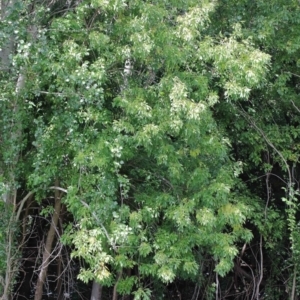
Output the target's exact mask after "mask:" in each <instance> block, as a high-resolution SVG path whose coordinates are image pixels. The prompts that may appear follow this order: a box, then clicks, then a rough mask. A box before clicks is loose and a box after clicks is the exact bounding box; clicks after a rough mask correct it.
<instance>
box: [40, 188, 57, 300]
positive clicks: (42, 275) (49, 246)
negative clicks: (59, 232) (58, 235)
mask: <svg viewBox="0 0 300 300" xmlns="http://www.w3.org/2000/svg"><path fill="white" fill-rule="evenodd" d="M56 185H57V186H58V184H56ZM60 210H61V195H60V192H59V191H58V190H55V205H54V212H53V215H52V220H51V224H50V229H49V231H48V235H47V239H46V243H45V248H44V252H43V260H42V264H41V267H40V272H39V276H38V280H37V284H36V290H35V295H34V300H41V299H42V296H43V286H44V283H45V279H46V276H47V272H48V266H49V262H50V258H51V251H52V244H53V241H54V237H55V232H56V229H57V224H58V220H59V215H60Z"/></svg>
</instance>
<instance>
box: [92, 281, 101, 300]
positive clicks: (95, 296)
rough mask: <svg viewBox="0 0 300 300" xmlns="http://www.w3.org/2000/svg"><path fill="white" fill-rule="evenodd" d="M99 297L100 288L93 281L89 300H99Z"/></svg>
mask: <svg viewBox="0 0 300 300" xmlns="http://www.w3.org/2000/svg"><path fill="white" fill-rule="evenodd" d="M101 297H102V286H101V285H100V284H99V283H98V282H96V281H95V280H94V281H93V287H92V294H91V300H101Z"/></svg>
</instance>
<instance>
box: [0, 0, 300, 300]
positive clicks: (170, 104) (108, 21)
mask: <svg viewBox="0 0 300 300" xmlns="http://www.w3.org/2000/svg"><path fill="white" fill-rule="evenodd" d="M16 3H17V4H16V5H17V6H16V7H17V8H18V5H21V4H20V3H19V2H16ZM274 3H275V4H276V5H281V3H280V1H274ZM275 4H274V5H275ZM276 5H275V6H274V11H273V10H265V4H263V3H260V2H259V3H258V4H257V5H256V6H255V7H254V6H253V5H252V4H250V3H248V2H247V1H244V2H240V1H238V2H237V3H236V2H234V1H233V2H230V3H226V2H222V3H219V2H217V1H200V2H199V1H194V0H189V1H176V2H175V1H171V2H170V1H169V2H168V3H165V1H160V0H158V1H152V2H148V1H146V2H145V1H140V0H134V1H130V3H128V2H126V1H116V2H114V1H101V0H98V1H96V0H95V1H82V2H80V3H59V2H55V3H52V2H51V3H49V4H45V3H43V4H39V3H35V5H34V7H33V8H32V7H31V6H25V5H24V6H22V5H21V6H20V7H19V8H18V9H19V10H18V12H19V11H20V10H21V11H22V13H21V14H20V13H18V14H17V15H18V16H20V15H21V16H24V17H22V18H21V19H19V18H16V15H13V14H12V15H11V17H10V18H11V20H13V22H12V23H9V22H7V24H6V25H7V27H6V28H7V32H8V33H10V34H8V36H7V37H5V38H6V39H4V41H3V43H2V44H3V45H10V39H11V38H12V37H13V38H14V40H15V41H14V44H15V46H16V49H17V50H16V52H15V53H14V54H15V55H13V50H12V49H11V50H10V52H11V56H10V57H11V59H12V60H11V63H12V67H11V70H12V74H13V75H12V76H11V78H8V77H7V76H5V73H4V72H3V74H2V78H3V83H4V84H3V85H1V86H2V87H1V89H2V95H7V96H6V99H7V100H6V101H3V102H2V103H1V105H2V107H3V109H2V114H3V118H2V120H1V128H2V129H1V132H3V137H2V140H4V141H6V143H4V144H2V148H3V151H2V153H4V155H3V157H2V158H1V164H2V165H3V167H2V169H3V171H2V173H3V174H4V175H3V178H5V179H6V178H9V179H8V180H5V179H3V187H6V186H7V182H8V183H9V184H11V183H12V182H13V186H14V187H15V190H16V191H17V192H18V194H17V196H16V202H15V204H14V205H15V206H16V205H17V202H18V203H20V207H23V205H24V204H25V202H26V201H27V199H28V198H29V196H28V197H27V196H25V198H24V196H22V193H23V191H25V193H24V195H34V199H35V201H37V203H38V204H39V206H40V207H42V206H43V204H42V201H43V199H46V198H50V192H51V193H52V192H53V189H54V190H56V193H58V191H60V192H62V194H63V195H64V197H63V198H62V203H63V205H66V207H67V209H68V211H69V213H70V214H71V216H70V217H69V222H71V223H72V226H69V227H67V229H66V228H65V227H66V225H63V226H62V225H58V224H59V218H58V217H59V209H55V210H54V211H53V209H52V210H51V209H50V211H51V214H50V215H52V218H53V219H55V221H53V223H52V225H53V226H51V227H50V228H49V230H48V236H47V237H46V236H45V237H44V240H45V241H47V242H46V247H45V252H44V254H45V255H44V256H45V259H43V260H42V261H41V266H42V269H41V270H44V271H41V277H40V280H39V281H38V283H37V286H38V287H39V288H38V289H37V290H36V299H40V298H41V297H42V292H43V291H42V285H43V283H44V280H45V277H46V269H47V267H48V265H49V259H50V257H49V252H50V251H51V250H50V249H51V244H52V241H53V240H54V241H56V239H55V238H53V233H54V232H55V231H56V232H58V231H59V230H61V231H63V230H64V237H63V241H64V242H65V243H69V244H71V245H73V246H72V247H73V250H74V251H73V254H72V256H73V258H74V259H76V258H80V259H83V260H84V261H85V265H84V267H83V268H82V270H81V273H80V275H79V278H80V279H81V280H83V281H84V282H88V281H90V280H92V281H94V285H95V286H96V284H98V285H99V284H101V287H102V286H103V287H105V286H109V287H111V293H112V298H113V299H117V294H118V293H119V294H122V295H129V294H131V295H134V296H135V298H136V299H150V298H151V297H152V296H153V297H155V298H156V299H159V298H160V297H161V298H162V297H163V295H164V293H166V286H167V285H168V284H171V283H172V282H174V281H176V280H178V281H180V280H181V281H184V282H189V283H192V284H193V285H196V289H195V296H194V297H198V296H197V293H199V289H200V288H201V289H202V294H203V295H205V297H206V299H209V298H216V299H218V298H220V299H221V298H222V288H223V287H222V286H224V285H225V283H226V280H227V278H226V277H225V279H224V280H222V279H221V278H219V276H226V274H228V272H229V271H230V270H232V268H233V265H234V259H235V257H236V256H237V255H239V253H240V251H241V250H240V249H239V248H241V246H240V245H241V244H244V243H249V242H250V239H251V237H252V233H251V231H250V230H249V229H252V231H253V233H254V234H256V230H257V229H258V230H259V233H258V234H257V235H256V236H255V239H254V240H255V241H262V240H263V239H264V241H265V240H266V239H267V237H268V236H271V235H272V234H273V233H274V232H275V233H276V234H277V235H279V233H278V231H277V232H276V227H277V228H278V226H279V225H280V228H286V227H284V226H285V224H283V223H284V221H283V217H282V216H283V214H282V212H281V211H279V209H278V207H274V209H272V210H270V209H269V202H270V201H271V200H270V199H271V198H270V196H269V194H268V196H267V197H269V198H267V200H266V203H262V201H260V200H259V197H261V194H259V193H257V191H253V188H252V187H251V186H249V190H250V191H249V190H248V189H247V187H246V185H245V184H244V183H243V182H242V179H243V177H242V176H245V175H241V174H242V167H243V164H244V169H245V171H246V172H248V174H247V176H249V177H247V179H248V178H250V179H252V178H253V176H255V174H256V172H257V170H261V169H263V170H266V172H267V175H269V174H270V170H269V169H268V168H269V167H270V157H272V159H274V161H276V163H277V164H278V165H279V166H280V168H282V170H284V168H286V167H285V166H284V164H282V163H283V160H282V157H283V158H284V160H289V159H288V158H287V157H286V156H285V155H286V154H285V153H283V148H284V147H285V146H284V145H286V140H287V139H283V140H282V142H280V141H279V143H277V135H276V134H275V133H274V132H275V131H274V124H271V123H268V122H269V121H270V120H271V119H272V118H273V117H274V111H275V112H276V113H278V114H277V115H276V118H278V120H280V121H281V122H283V123H284V124H286V123H285V122H284V114H285V110H284V109H283V108H282V110H281V107H280V108H277V107H276V108H274V107H270V105H269V104H267V103H268V101H267V100H266V103H264V104H263V105H264V108H265V107H268V109H266V110H264V111H261V112H260V111H259V108H260V106H261V105H262V103H261V99H267V98H268V97H269V96H270V95H274V94H275V93H276V92H275V91H276V86H278V84H282V86H281V87H282V89H283V90H285V84H286V81H284V80H283V77H284V76H283V77H282V76H281V77H280V78H281V79H282V80H283V81H284V82H283V83H280V82H277V81H276V82H275V83H274V78H273V77H272V76H274V77H275V76H276V74H277V73H276V72H277V71H276V70H277V69H278V68H279V67H280V66H281V63H282V62H278V65H276V67H275V69H272V70H271V71H270V72H269V73H268V75H267V76H268V77H267V76H266V73H267V71H268V69H270V68H271V67H270V66H271V65H270V61H271V55H272V59H274V58H277V56H276V53H277V52H276V51H277V49H278V48H279V46H278V45H276V46H273V47H274V48H272V45H271V41H272V40H273V39H274V38H271V37H270V38H269V36H271V33H270V32H268V31H267V32H261V31H263V30H261V29H260V28H261V25H262V24H265V23H268V22H270V23H272V22H273V21H274V20H275V18H276V17H277V15H276V14H275V13H276V12H278V10H277V9H276ZM249 6H250V8H251V9H252V10H253V12H255V13H256V12H258V13H259V16H260V17H261V18H257V19H255V22H256V23H254V25H253V20H252V16H253V15H255V13H253V14H251V15H250V14H246V12H247V10H248V9H249ZM291 6H292V5H291ZM287 9H290V8H289V7H288V8H287ZM236 11H238V12H240V14H239V15H241V18H240V19H236V18H237V17H235V16H236V13H235V12H236ZM266 11H267V12H268V13H267V14H266V16H264V14H265V12H266ZM273 13H274V14H275V15H273ZM32 15H33V16H34V18H30V17H29V16H32ZM239 15H238V16H239ZM14 18H15V19H14ZM291 19H292V21H293V22H296V21H295V19H293V18H291ZM270 20H272V22H271V21H270ZM20 22H21V23H20ZM243 22H244V23H243ZM16 24H18V25H20V26H19V27H18V28H20V29H19V32H18V33H14V35H12V32H13V31H14V26H15V25H16ZM21 25H22V26H21ZM32 26H33V27H32ZM220 28H221V30H220ZM223 28H224V29H223ZM266 28H269V29H270V28H271V27H270V26H269V27H266ZM257 30H258V31H259V30H261V31H259V33H260V34H261V36H260V35H257V39H256V38H253V37H252V36H254V33H255V32H256V31H257ZM270 30H271V29H270ZM282 36H283V34H282ZM262 37H263V38H262ZM268 47H270V48H271V50H272V51H271V50H270V49H269V48H268ZM4 49H5V48H4ZM259 49H263V50H264V51H265V52H267V53H268V54H266V53H263V52H262V51H261V50H259ZM278 57H279V58H280V57H281V56H280V55H278ZM279 58H278V59H279ZM5 61H6V59H4V60H3V62H5ZM5 64H6V63H5ZM272 67H273V65H272ZM273 71H274V74H273V73H272V72H273ZM289 72H292V73H294V70H293V71H289ZM17 76H19V78H23V79H25V78H26V80H23V79H22V82H23V83H22V85H23V86H22V91H21V89H19V88H17V91H16V82H17ZM286 76H287V75H286ZM289 76H290V75H289ZM289 76H287V77H284V78H289ZM15 96H17V97H15ZM11 99H18V105H17V111H18V113H17V114H12V113H11V110H10V105H11V103H12V101H11ZM255 99H259V101H256V102H255V103H254V100H255ZM253 103H254V104H253ZM293 103H294V104H295V106H296V107H298V106H297V103H296V102H295V99H294V98H293ZM258 111H259V113H257V112H258ZM8 116H9V117H8ZM241 116H243V118H241ZM295 118H296V117H295ZM11 120H17V124H20V125H18V130H16V129H14V130H12V129H11V127H8V124H15V123H14V122H13V123H12V121H11ZM232 120H234V124H232ZM248 124H251V126H252V128H253V130H251V128H250V129H249V125H248ZM270 124H271V125H270ZM269 127H270V128H269ZM19 128H20V129H19ZM245 128H248V129H249V130H248V132H246V133H245V132H244V131H245ZM269 129H270V130H269ZM289 130H290V127H289V129H287V131H289ZM292 132H293V134H297V130H293V131H292ZM12 133H13V134H15V136H17V137H18V139H15V138H14V139H9V138H6V136H8V135H9V134H12ZM270 134H274V137H272V135H271V137H272V138H271V137H270ZM5 135H6V136H5ZM268 141H269V142H268ZM275 141H276V143H275ZM291 141H292V139H291ZM280 143H282V144H280ZM266 144H267V147H266V146H265V145H266ZM16 145H17V147H16ZM272 145H273V146H274V147H272ZM14 147H16V148H14ZM281 147H282V148H281ZM11 149H13V151H12V150H11ZM266 149H267V150H266ZM262 153H266V157H268V159H269V160H267V161H262V160H261V154H262ZM279 153H280V155H279ZM12 154H13V155H15V157H17V159H12V158H10V160H8V159H7V158H6V156H8V157H10V155H12ZM21 154H22V155H21ZM290 154H291V155H292V154H293V155H294V153H290V152H289V155H290ZM281 156H282V157H281ZM12 162H13V168H11V167H10V166H11V164H12ZM11 169H13V172H14V173H13V174H14V179H13V180H11V179H10V177H7V175H6V174H9V170H11ZM5 172H7V173H5ZM283 172H284V171H283ZM281 174H282V173H281ZM267 178H269V177H267ZM55 182H56V184H55ZM57 182H59V184H57ZM267 186H269V182H267ZM289 191H290V190H289ZM26 197H27V198H26ZM58 198H59V200H58ZM24 199H25V200H24ZM56 199H57V201H56V202H55V203H56V204H57V205H58V206H59V207H60V197H58V196H57V197H56ZM291 200H293V199H291V198H287V201H291ZM51 205H52V207H53V205H54V203H51ZM291 208H293V205H289V209H290V210H286V212H287V213H288V216H289V220H290V225H289V226H290V231H291V237H292V238H293V239H294V240H293V242H292V243H293V244H294V245H295V243H296V239H295V237H294V233H295V232H296V227H295V226H294V225H295V222H296V221H295V220H294V219H293V217H294V216H295V213H296V211H295V210H291ZM48 209H49V208H48ZM16 210H17V209H16V208H15V209H12V215H13V216H15V215H19V216H20V214H21V217H22V216H23V215H22V210H20V214H19V213H18V212H17V211H16ZM278 216H279V218H278V219H277V217H278ZM262 218H264V220H265V221H264V222H262V221H261V220H262ZM276 219H277V220H276ZM24 220H26V218H25V217H24ZM275 220H276V224H275V225H274V226H273V225H272V222H275ZM60 221H62V219H60ZM64 222H68V221H67V220H65V219H64ZM249 222H251V225H249ZM61 223H62V222H61ZM252 224H253V225H252ZM277 224H279V225H278V226H277ZM292 224H294V225H292ZM7 226H8V225H7V224H5V225H4V227H7ZM293 226H294V227H293ZM264 230H265V231H264ZM282 230H284V229H282ZM280 234H282V231H281V232H280ZM46 235H47V234H46ZM52 238H53V239H52ZM51 239H52V241H51ZM278 240H279V238H278V239H277V240H276V241H275V242H277V241H278ZM57 241H58V239H57ZM8 245H12V242H11V241H9V242H8ZM267 245H269V246H270V245H271V240H268V241H267V243H266V244H265V246H264V247H265V249H267ZM270 247H271V246H270ZM43 249H44V248H43ZM258 249H260V251H263V244H262V242H261V243H260V248H258ZM248 252H249V251H248V249H247V251H246V252H245V251H243V253H246V254H247V255H248ZM260 253H262V252H260ZM294 253H295V252H294ZM46 256H47V257H46ZM240 256H241V255H240ZM249 256H250V255H249ZM240 259H242V258H241V257H240ZM262 264H263V255H262V254H261V256H260V261H259V264H258V265H259V268H260V269H259V268H257V270H258V271H257V273H258V275H257V278H258V281H257V282H258V283H255V289H254V288H253V290H255V292H253V295H254V294H255V295H256V297H257V298H258V295H259V292H260V282H261V280H262V276H263V265H262ZM238 267H240V265H238V264H236V268H238ZM239 270H240V272H242V271H241V268H240V269H239ZM43 272H44V273H43ZM205 273H209V274H210V276H209V278H208V279H206V277H205V276H204V274H205ZM253 273H254V272H253ZM253 277H256V275H255V276H253ZM294 278H295V277H294ZM255 280H256V279H255ZM255 280H254V282H255ZM223 282H224V285H223ZM212 284H213V285H212ZM294 286H295V285H294ZM208 287H210V288H208ZM99 288H100V286H99ZM107 290H108V289H107ZM104 293H105V289H103V293H102V294H103V295H104ZM151 295H152V296H151ZM96 297H97V296H96ZM191 297H192V295H191ZM195 299H196V298H195Z"/></svg>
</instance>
